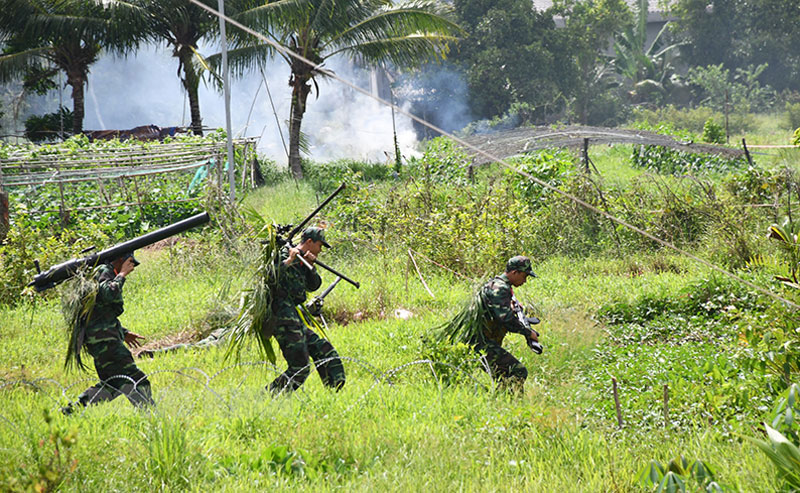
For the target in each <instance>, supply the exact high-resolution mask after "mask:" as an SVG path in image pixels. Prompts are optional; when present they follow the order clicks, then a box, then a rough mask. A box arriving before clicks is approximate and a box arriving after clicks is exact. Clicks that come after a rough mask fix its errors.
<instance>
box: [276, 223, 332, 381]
mask: <svg viewBox="0 0 800 493" xmlns="http://www.w3.org/2000/svg"><path fill="white" fill-rule="evenodd" d="M323 246H324V247H327V248H330V245H328V243H326V242H325V231H324V230H323V229H322V228H316V227H311V228H306V230H305V231H303V234H302V236H301V237H300V244H299V245H298V246H296V247H291V248H290V247H288V246H284V247H283V248H282V249H281V252H280V262H279V264H278V268H277V290H276V293H275V295H274V300H273V303H272V312H273V316H274V319H275V322H276V323H275V331H274V334H273V335H274V336H275V340H276V341H278V345H279V346H280V348H281V352H282V353H283V357H284V358H285V359H286V362H287V363H288V365H289V367H288V368H287V369H286V371H285V372H283V373H282V374H281V375H279V376H278V378H276V379H275V380H274V381H273V382H272V383H271V384H270V385H268V386H267V390H269V391H271V392H273V393H279V392H281V391H284V390H287V391H293V390H296V389H297V388H299V387H300V386H301V385H303V382H305V380H306V378H308V375H309V373H310V371H311V370H310V368H309V362H308V358H309V356H310V357H311V359H313V360H314V364H315V366H316V368H317V372H318V373H319V376H320V378H321V379H322V383H323V384H325V385H326V386H328V387H332V388H334V389H336V390H339V389H340V388H342V386H343V385H344V382H345V375H344V366H343V365H342V360H341V359H339V354H338V353H337V352H336V349H334V347H333V345H332V344H331V343H330V342H328V341H327V340H325V339H323V338H321V337H320V336H318V335H317V334H316V333H314V331H312V330H311V329H309V328H308V327H307V326H306V324H304V323H303V320H302V319H301V318H300V315H299V314H298V311H297V308H296V307H297V305H300V304H302V303H304V302H305V301H306V292H308V291H315V290H316V289H319V287H320V285H321V284H322V279H320V277H319V274H318V273H317V270H316V268H315V267H314V261H315V260H316V258H317V255H319V253H320V251H321V250H322V247H323ZM298 255H300V256H301V257H302V258H303V259H305V260H306V262H308V263H309V264H310V265H311V266H312V268H311V269H309V268H308V267H307V266H306V265H305V264H304V263H303V262H302V261H301V260H300V259H299V258H298V257H297V256H298Z"/></svg>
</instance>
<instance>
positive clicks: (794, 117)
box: [786, 102, 800, 129]
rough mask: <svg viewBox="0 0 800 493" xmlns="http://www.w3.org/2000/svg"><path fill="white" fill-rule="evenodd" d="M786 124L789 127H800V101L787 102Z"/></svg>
mask: <svg viewBox="0 0 800 493" xmlns="http://www.w3.org/2000/svg"><path fill="white" fill-rule="evenodd" d="M786 125H787V127H788V128H789V129H793V128H800V103H789V102H787V103H786Z"/></svg>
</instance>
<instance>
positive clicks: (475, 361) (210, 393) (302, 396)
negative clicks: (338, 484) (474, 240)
mask: <svg viewBox="0 0 800 493" xmlns="http://www.w3.org/2000/svg"><path fill="white" fill-rule="evenodd" d="M337 359H339V360H343V361H348V362H350V363H352V364H355V365H357V366H358V367H359V368H361V369H362V370H363V371H365V372H366V373H367V374H368V375H369V376H370V377H371V379H372V384H371V385H370V386H369V387H368V388H367V389H366V390H365V391H363V392H362V393H360V394H359V395H358V396H356V397H355V399H354V400H353V402H352V403H351V404H350V405H349V406H348V407H347V408H346V409H345V410H344V411H343V412H342V414H343V415H347V414H349V413H351V412H352V411H353V409H355V408H356V407H358V406H360V405H362V404H363V403H364V402H365V401H366V400H367V398H368V396H369V395H371V394H373V393H374V392H375V391H376V390H377V391H378V399H379V401H380V403H381V405H382V406H384V407H385V406H386V405H387V403H386V400H385V399H384V396H383V392H382V389H383V388H387V387H388V388H394V387H395V386H396V385H397V382H396V379H397V378H398V377H399V375H400V374H402V373H403V372H405V371H407V370H408V369H411V368H415V367H420V366H427V368H428V369H429V372H425V373H426V374H429V375H430V377H429V378H432V379H433V380H434V381H435V382H436V383H437V385H438V387H439V394H440V396H442V395H443V392H444V388H445V387H447V386H449V385H450V384H453V385H455V384H456V383H455V382H459V383H460V382H469V383H470V384H471V386H472V387H473V388H474V389H475V390H476V391H478V390H483V391H486V392H491V391H494V390H495V389H496V386H495V385H494V379H493V372H492V369H491V367H490V366H489V365H488V362H487V361H486V358H485V356H481V357H476V358H471V359H466V360H463V361H462V362H461V364H459V365H455V364H452V363H448V362H442V361H436V360H431V359H419V360H414V361H409V362H407V363H403V364H401V365H398V366H395V367H392V368H389V369H387V370H384V371H380V370H379V369H378V368H377V367H376V366H375V365H373V364H371V363H370V362H368V361H366V360H363V359H360V358H355V357H351V356H339V357H338V358H337V357H330V358H323V359H318V360H315V361H313V362H310V363H309V364H307V365H306V366H304V367H303V368H300V369H298V370H297V371H296V372H295V373H294V374H293V375H289V376H288V380H287V382H286V384H285V387H284V390H285V389H286V388H287V387H290V386H291V384H292V382H293V381H294V380H295V378H296V377H297V376H298V375H300V374H301V373H302V372H303V371H305V370H307V369H308V370H310V369H311V366H312V365H313V366H315V367H317V366H320V365H324V364H326V363H329V362H331V361H334V360H337ZM478 367H480V369H481V370H482V371H481V373H482V374H484V372H485V375H486V378H488V379H489V380H490V381H491V383H490V384H488V385H487V384H485V383H483V382H481V381H480V380H479V379H478V378H477V377H476V376H475V375H474V372H475V371H476V370H478ZM254 368H264V369H266V370H269V371H271V372H272V373H274V374H281V373H283V372H282V371H281V370H280V369H279V368H278V367H276V366H275V365H274V364H272V363H270V362H268V361H250V362H239V363H235V364H232V365H228V366H226V367H224V368H221V369H219V370H217V371H216V372H215V373H213V374H211V375H209V373H208V372H206V371H205V370H203V369H202V368H199V367H195V366H191V367H183V368H178V369H160V370H155V371H151V372H150V373H147V374H145V375H144V376H143V377H141V378H140V379H138V380H134V379H133V378H131V377H130V376H128V375H121V374H120V375H114V376H112V377H109V378H107V379H105V380H99V381H98V380H97V379H96V378H91V377H87V378H81V379H79V380H76V381H74V382H72V383H70V384H69V385H62V384H61V382H59V381H58V380H56V379H54V378H50V377H42V378H36V379H26V378H19V379H15V380H9V381H7V382H3V383H2V384H0V392H2V391H7V390H8V389H10V388H13V387H18V386H22V387H30V388H32V389H33V390H34V391H35V392H36V393H37V394H38V395H41V396H43V397H44V398H46V399H47V400H49V401H50V402H51V403H52V409H53V410H56V411H63V408H62V405H63V404H65V403H74V402H75V401H74V400H72V399H70V396H69V394H70V391H71V390H72V389H74V388H75V387H77V386H81V387H82V386H83V385H85V384H86V383H87V382H91V383H92V384H93V386H94V387H97V384H101V386H102V387H108V388H109V389H110V392H111V393H112V394H114V396H113V397H112V399H116V398H118V397H119V396H123V395H124V396H125V397H127V398H128V400H130V401H131V402H132V403H134V406H135V407H141V408H148V406H138V405H137V404H136V402H137V401H139V402H141V401H145V400H147V395H146V393H144V392H142V391H140V389H139V386H140V384H141V383H142V382H143V381H145V380H146V381H147V382H151V380H152V378H153V377H157V376H159V375H165V374H173V375H175V380H177V379H178V377H181V378H184V379H188V380H190V381H192V382H194V383H197V384H198V385H199V386H200V388H201V390H203V391H204V392H205V394H198V396H197V398H196V399H194V400H193V401H192V403H191V404H190V405H189V406H184V407H185V408H186V411H187V414H188V413H191V412H192V411H193V410H194V408H195V407H196V406H197V405H198V403H200V402H201V401H205V402H208V399H207V398H206V399H203V395H206V396H207V397H212V398H213V402H216V403H218V404H220V407H221V408H222V409H224V410H225V411H226V412H227V413H228V414H231V415H233V414H235V412H236V408H235V406H234V405H233V401H234V400H235V398H236V397H237V396H240V395H241V394H242V392H243V391H242V386H243V385H244V382H245V380H247V379H248V378H250V377H252V376H253V373H252V372H250V373H246V374H245V375H243V376H242V378H241V380H239V382H238V383H236V384H234V385H230V384H227V385H226V386H225V387H224V388H225V389H227V390H228V391H230V390H233V391H234V393H233V395H232V396H229V397H228V399H226V398H225V397H223V395H222V392H221V389H222V388H221V387H216V388H215V386H214V383H215V381H216V380H217V379H218V378H220V377H222V376H224V375H225V374H226V373H228V372H230V371H232V370H235V369H254ZM443 368H447V369H449V370H450V371H451V372H453V373H452V375H458V376H457V377H453V376H451V375H442V374H441V369H443ZM437 369H438V370H437ZM191 372H196V373H198V374H199V375H192V374H191ZM258 378H263V375H259V376H258ZM120 380H121V381H123V382H127V384H129V385H130V388H129V389H127V391H123V390H122V388H123V387H125V385H126V384H123V385H120V383H119V381H120ZM426 380H427V379H426ZM112 381H114V383H113V384H112V383H111V382H112ZM43 382H47V383H50V384H53V386H55V387H57V388H58V391H57V395H56V396H54V395H53V394H52V392H50V391H48V389H47V388H46V387H45V386H43V385H42V383H43ZM382 384H385V387H384V386H383V385H382ZM150 385H151V386H152V382H151V383H150ZM158 387H160V388H166V390H163V392H168V389H170V388H171V387H170V385H169V384H167V385H163V386H161V385H159V386H158ZM264 392H265V393H267V395H270V394H269V392H268V391H267V390H265V391H264ZM283 394H291V396H292V398H293V399H295V398H297V400H298V401H299V402H301V403H302V404H303V405H306V404H308V403H313V399H312V397H311V395H310V394H309V393H308V392H306V390H305V386H302V387H300V388H298V389H296V390H294V391H292V392H284V391H281V392H279V393H277V394H272V399H271V400H272V401H275V400H278V399H279V396H280V395H283ZM167 395H168V394H167ZM97 397H98V394H94V395H92V396H91V398H89V400H88V401H87V406H81V405H77V406H75V408H74V410H75V411H80V412H76V413H75V414H76V415H78V416H83V415H84V414H85V413H86V411H87V409H89V407H90V406H92V405H95V402H94V401H95V399H96V398H97ZM161 407H162V404H159V402H158V401H156V402H155V406H153V407H150V409H151V410H153V411H155V410H157V409H160V408H161ZM265 410H266V409H263V410H262V411H261V412H259V413H258V414H261V413H263V412H264V411H265ZM0 422H2V423H5V424H6V425H7V426H8V427H9V428H11V429H12V431H14V433H16V434H18V435H20V433H19V431H18V430H17V429H16V427H17V423H15V422H14V421H13V420H12V419H10V418H8V417H6V416H4V415H3V414H2V413H0ZM20 436H22V435H20Z"/></svg>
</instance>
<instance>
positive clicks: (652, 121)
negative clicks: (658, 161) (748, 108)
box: [631, 105, 753, 139]
mask: <svg viewBox="0 0 800 493" xmlns="http://www.w3.org/2000/svg"><path fill="white" fill-rule="evenodd" d="M709 119H713V120H714V121H717V122H724V121H725V115H724V113H722V112H721V111H715V110H713V109H711V108H709V107H706V106H699V107H697V108H676V107H675V106H673V105H667V106H665V107H663V108H659V109H655V110H651V109H646V108H636V109H634V110H633V115H632V117H631V122H632V123H633V124H634V126H635V127H637V128H642V129H643V130H646V129H647V128H643V127H640V126H639V125H637V124H646V125H647V126H649V127H651V128H654V127H657V126H659V125H663V124H667V125H670V126H671V127H672V128H673V129H675V130H683V131H688V132H690V133H691V134H695V135H699V134H701V133H702V132H703V126H704V125H705V122H707V121H708V120H709ZM728 130H729V131H730V133H731V134H743V133H746V132H750V131H752V130H753V122H752V119H751V118H750V117H749V115H746V114H740V113H731V114H729V115H728ZM689 138H690V139H691V137H689Z"/></svg>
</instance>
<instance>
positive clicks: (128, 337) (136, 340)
mask: <svg viewBox="0 0 800 493" xmlns="http://www.w3.org/2000/svg"><path fill="white" fill-rule="evenodd" d="M143 340H144V337H142V336H140V335H139V334H137V333H135V332H128V333H126V334H125V343H126V344H127V345H128V346H131V347H139V346H141V345H142V343H141V342H140V341H143Z"/></svg>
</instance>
